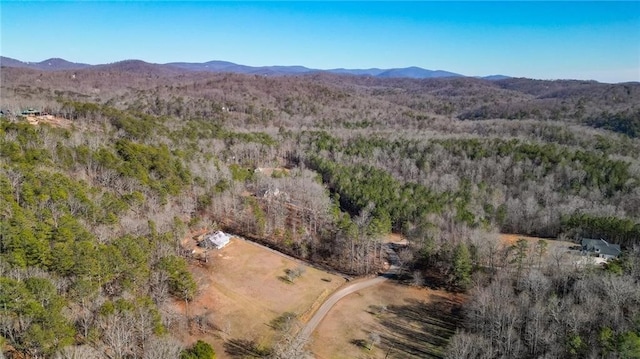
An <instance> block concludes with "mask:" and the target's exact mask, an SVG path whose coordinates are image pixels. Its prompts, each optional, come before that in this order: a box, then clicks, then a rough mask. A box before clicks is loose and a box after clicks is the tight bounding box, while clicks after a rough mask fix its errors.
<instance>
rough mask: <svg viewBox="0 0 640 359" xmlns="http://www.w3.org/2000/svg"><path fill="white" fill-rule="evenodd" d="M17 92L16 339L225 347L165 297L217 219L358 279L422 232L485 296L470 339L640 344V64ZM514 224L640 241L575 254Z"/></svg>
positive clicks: (11, 144)
mask: <svg viewBox="0 0 640 359" xmlns="http://www.w3.org/2000/svg"><path fill="white" fill-rule="evenodd" d="M29 108H31V109H37V110H38V111H41V112H43V113H46V114H49V115H51V116H52V117H53V118H55V119H58V120H59V121H58V122H55V123H47V122H46V121H45V122H44V123H40V124H38V125H34V124H31V123H29V122H28V121H27V118H26V116H23V115H22V114H21V113H22V111H24V110H25V109H29ZM0 110H2V113H3V116H2V118H0V184H1V185H0V345H1V346H2V348H3V351H4V352H5V354H6V355H8V356H10V357H16V358H18V357H20V358H22V357H25V356H26V357H33V358H78V357H82V358H104V357H107V358H176V357H183V358H192V357H197V354H195V353H198V352H201V351H202V352H207V351H208V349H210V348H204V347H205V346H206V343H197V346H198V347H195V346H194V347H190V348H184V347H183V346H182V345H181V344H180V343H179V342H178V341H176V340H175V338H173V337H172V335H171V332H172V331H173V330H174V328H184V327H185V325H186V324H185V322H188V321H189V320H190V319H189V318H185V317H184V316H179V315H176V313H171V312H168V311H167V310H166V306H165V304H166V303H167V302H168V301H173V300H181V301H185V302H188V301H189V300H191V299H192V298H193V296H194V295H195V294H196V292H197V283H196V282H195V281H194V279H193V278H192V277H191V274H190V272H189V271H188V267H187V263H188V261H190V260H193V259H191V258H190V257H189V254H188V253H186V252H185V251H183V250H182V248H181V247H180V245H179V241H180V239H182V238H184V237H185V236H186V235H187V234H188V233H189V232H190V231H193V230H197V229H200V228H202V227H204V226H207V227H210V228H211V227H218V228H221V229H225V230H229V231H232V232H234V233H238V234H241V235H243V236H246V237H247V238H252V239H254V240H256V241H260V242H262V243H266V244H268V245H269V246H271V247H273V248H276V249H278V250H280V251H283V252H285V253H288V254H291V255H293V256H296V257H298V258H301V259H304V260H307V261H310V262H314V263H317V264H319V265H323V266H326V267H328V268H333V269H334V270H337V271H340V272H342V273H347V274H350V275H363V274H370V273H376V272H377V271H378V270H379V269H380V267H381V266H382V264H383V260H384V258H383V257H384V256H383V251H382V237H383V236H384V235H385V234H387V233H390V232H392V231H393V232H396V233H401V234H403V235H404V236H406V237H407V238H408V239H409V241H410V245H409V247H408V248H407V249H406V250H405V251H403V253H400V255H401V257H402V259H403V267H404V269H406V272H407V275H408V276H413V277H414V281H413V282H415V283H418V284H419V285H434V283H425V281H424V280H422V281H418V280H417V279H418V278H422V277H424V276H425V275H426V276H427V277H429V276H431V275H432V274H433V273H435V275H434V278H438V279H439V282H438V283H437V284H436V285H442V286H445V287H447V288H449V289H450V290H457V291H467V292H468V293H469V300H468V302H467V303H466V304H465V306H464V308H463V313H464V316H465V321H464V323H465V324H464V327H461V328H459V330H458V332H457V334H456V335H455V336H454V337H453V338H452V339H451V340H450V345H449V353H448V355H449V356H450V357H452V358H559V357H576V358H583V357H589V358H596V357H598V358H615V357H624V358H633V357H640V287H639V286H638V280H640V260H639V259H638V251H639V250H640V247H639V246H640V242H639V241H640V140H638V134H639V133H640V127H639V126H640V125H639V122H638V121H639V118H640V115H639V114H640V84H638V83H627V84H616V85H612V84H601V83H596V82H584V81H538V80H528V79H505V80H499V81H488V80H481V79H473V78H451V79H428V80H412V79H377V78H369V77H358V76H338V75H327V74H316V75H314V74H311V75H304V76H282V77H265V76H254V75H237V74H214V73H192V72H180V71H177V72H167V71H164V70H162V69H160V68H154V67H153V66H151V65H149V66H142V67H131V66H127V67H124V68H118V67H117V66H111V67H108V68H102V69H101V68H98V69H83V70H74V71H49V72H43V71H38V70H30V69H19V68H9V67H2V70H1V97H0ZM265 168H268V169H272V171H269V174H268V175H266V174H265V173H263V171H262V169H265ZM499 232H502V233H514V234H520V235H532V236H538V237H544V238H554V239H555V238H562V239H565V240H569V241H575V242H576V243H578V241H579V240H580V239H581V238H605V239H606V240H607V241H609V242H611V243H615V244H619V245H621V246H622V248H623V250H624V254H623V256H622V258H621V259H620V260H618V261H614V262H610V264H609V265H608V266H606V267H605V268H604V269H603V268H600V267H586V268H582V267H577V266H576V267H575V268H574V267H572V268H567V267H561V266H559V265H557V263H553V262H549V263H546V262H545V263H543V262H542V261H536V259H535V258H536V254H535V253H537V252H542V251H544V248H526V244H523V243H521V245H520V246H519V247H518V246H517V245H516V246H514V248H512V249H509V250H506V251H504V252H500V253H497V252H496V248H497V244H496V243H497V233H499ZM536 251H537V252H536ZM23 355H24V356H23ZM207 355H208V354H207ZM272 355H277V353H275V354H272ZM274 357H277V356H274Z"/></svg>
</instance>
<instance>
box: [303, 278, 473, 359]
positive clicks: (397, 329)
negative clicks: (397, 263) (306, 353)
mask: <svg viewBox="0 0 640 359" xmlns="http://www.w3.org/2000/svg"><path fill="white" fill-rule="evenodd" d="M462 300H463V297H462V296H459V295H455V294H452V293H448V292H445V291H439V290H430V289H424V288H421V289H418V288H413V287H408V286H404V285H399V284H395V283H393V282H384V283H382V284H380V285H376V286H374V287H370V288H367V289H363V290H361V291H359V292H357V293H353V294H350V295H349V296H347V297H345V298H343V299H342V300H341V301H340V302H338V303H337V304H336V305H335V306H334V307H333V309H332V310H331V312H329V314H328V315H327V317H325V319H324V320H323V321H322V323H321V324H320V326H319V327H318V329H317V330H316V332H315V334H314V336H313V342H312V345H311V349H312V351H313V353H314V354H315V355H316V358H318V359H342V358H344V359H347V358H349V359H353V358H439V357H441V355H442V351H443V349H444V346H446V343H447V341H448V338H449V337H450V336H451V335H452V334H453V333H454V331H455V326H456V323H457V322H458V320H459V313H458V308H459V305H460V303H461V301H462ZM372 334H373V335H372ZM372 337H373V339H372ZM376 337H378V338H379V342H377V343H375V344H373V346H372V342H374V340H375V338H376ZM369 347H371V349H369Z"/></svg>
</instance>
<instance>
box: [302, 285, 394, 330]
mask: <svg viewBox="0 0 640 359" xmlns="http://www.w3.org/2000/svg"><path fill="white" fill-rule="evenodd" d="M387 279H388V278H387V277H384V276H379V277H375V278H370V279H366V280H363V281H360V282H353V283H351V284H349V285H347V286H346V287H344V288H342V289H340V290H339V291H337V292H335V293H333V294H332V295H331V296H330V297H329V298H327V300H326V301H325V302H324V303H322V306H320V308H318V311H316V313H315V314H314V315H313V317H311V319H310V320H309V322H308V323H307V325H305V326H304V328H302V331H300V337H301V339H303V340H304V341H306V340H308V339H309V338H310V337H311V334H313V332H314V331H315V330H316V327H318V325H319V324H320V322H321V321H322V319H324V317H325V316H326V315H327V314H328V313H329V311H330V310H331V308H332V307H333V306H334V305H335V304H336V303H338V301H339V300H340V299H342V298H344V297H346V296H347V295H349V294H351V293H354V292H357V291H359V290H361V289H364V288H368V287H371V286H374V285H376V284H379V283H382V282H384V281H386V280H387Z"/></svg>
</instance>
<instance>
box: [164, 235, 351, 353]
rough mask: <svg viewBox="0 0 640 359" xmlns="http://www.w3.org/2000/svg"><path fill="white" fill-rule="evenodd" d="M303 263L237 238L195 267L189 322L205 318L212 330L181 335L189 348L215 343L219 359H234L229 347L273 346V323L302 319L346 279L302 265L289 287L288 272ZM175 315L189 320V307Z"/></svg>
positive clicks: (178, 304) (180, 309) (179, 310)
mask: <svg viewBox="0 0 640 359" xmlns="http://www.w3.org/2000/svg"><path fill="white" fill-rule="evenodd" d="M299 265H303V264H301V263H300V262H298V261H296V260H294V259H290V258H288V257H286V256H284V255H281V254H279V253H277V252H274V251H271V250H268V249H266V248H264V247H261V246H258V245H256V244H254V243H251V242H248V241H245V240H242V239H239V238H233V239H232V240H231V243H230V244H229V245H228V246H226V247H225V248H223V249H221V250H211V251H209V254H208V262H207V263H198V262H194V263H192V264H191V266H190V270H191V273H192V274H193V276H194V278H195V279H196V281H197V282H198V289H199V291H198V295H197V297H196V298H195V299H194V300H193V301H192V302H191V303H189V308H188V311H189V313H188V314H189V317H192V318H193V317H197V316H200V317H202V318H204V319H205V322H206V323H208V324H209V326H211V328H208V330H195V329H194V328H193V325H192V326H191V329H190V330H185V333H176V334H178V336H179V337H181V339H182V340H183V341H184V343H185V344H190V343H192V342H193V341H195V340H197V339H203V340H205V341H207V342H209V343H211V344H212V345H213V346H214V348H215V351H216V353H217V358H223V359H224V358H231V356H229V355H228V354H227V353H225V347H224V341H225V340H229V339H235V340H246V341H251V342H253V343H254V344H255V345H257V346H268V345H270V344H271V341H272V340H273V337H274V335H275V333H276V332H275V331H274V330H273V329H272V328H271V327H270V326H269V323H270V322H271V321H272V320H273V319H275V318H276V317H278V316H280V315H282V314H283V313H285V312H293V313H296V314H298V315H299V316H300V317H302V318H303V319H304V318H305V317H306V316H308V315H309V314H310V312H311V311H312V310H315V309H316V308H317V306H319V305H320V304H321V302H322V301H323V300H324V298H326V296H327V295H329V294H330V293H331V292H333V291H334V290H335V289H336V288H338V287H340V286H341V285H342V284H343V283H345V279H344V278H342V277H340V276H337V275H333V274H329V273H327V272H324V271H320V270H318V269H315V268H313V267H309V266H306V265H303V266H304V268H305V272H304V274H303V275H302V276H301V277H300V278H298V279H296V280H295V282H294V283H288V282H287V281H285V280H283V279H281V278H280V277H283V276H284V275H285V270H286V269H293V268H296V267H297V266H299ZM175 310H176V311H178V312H179V313H180V315H184V310H185V309H184V303H177V305H176V306H175Z"/></svg>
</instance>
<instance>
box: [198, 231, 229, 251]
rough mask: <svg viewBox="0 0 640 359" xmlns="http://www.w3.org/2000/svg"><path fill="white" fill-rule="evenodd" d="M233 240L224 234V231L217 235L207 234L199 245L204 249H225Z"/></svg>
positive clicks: (216, 233)
mask: <svg viewBox="0 0 640 359" xmlns="http://www.w3.org/2000/svg"><path fill="white" fill-rule="evenodd" d="M230 240H231V235H230V234H227V233H224V232H222V231H217V232H215V233H207V234H206V235H205V236H204V238H203V239H202V241H201V242H200V243H198V245H199V246H200V247H204V248H215V249H221V248H224V246H226V245H227V244H229V241H230Z"/></svg>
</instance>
